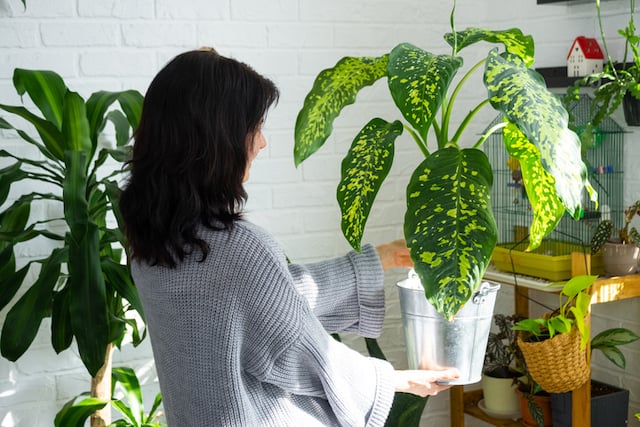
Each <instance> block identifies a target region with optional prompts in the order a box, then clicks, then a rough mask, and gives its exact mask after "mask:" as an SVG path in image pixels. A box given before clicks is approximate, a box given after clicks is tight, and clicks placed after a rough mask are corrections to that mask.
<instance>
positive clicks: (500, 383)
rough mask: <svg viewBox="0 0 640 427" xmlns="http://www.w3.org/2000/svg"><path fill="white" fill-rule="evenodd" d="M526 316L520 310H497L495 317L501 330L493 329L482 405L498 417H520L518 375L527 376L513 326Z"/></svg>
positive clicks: (488, 342) (486, 358) (489, 341)
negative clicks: (512, 312) (521, 364)
mask: <svg viewBox="0 0 640 427" xmlns="http://www.w3.org/2000/svg"><path fill="white" fill-rule="evenodd" d="M520 320H523V318H522V316H519V315H517V314H514V315H511V316H506V315H504V314H496V315H494V316H493V321H494V323H495V325H496V326H497V327H498V331H497V332H490V333H489V339H488V341H487V350H486V353H485V358H484V371H483V373H482V394H483V400H482V403H479V404H478V405H479V406H480V409H482V410H483V411H485V412H486V413H487V414H489V415H491V416H494V417H501V418H518V417H519V414H520V403H519V400H518V396H517V395H516V393H515V388H516V387H517V383H518V381H517V379H518V378H520V377H522V376H523V367H522V366H518V365H519V363H518V364H516V362H519V361H520V360H521V357H518V354H517V353H519V352H520V349H519V348H518V345H517V343H516V333H515V331H514V330H513V326H514V325H515V323H517V322H518V321H520Z"/></svg>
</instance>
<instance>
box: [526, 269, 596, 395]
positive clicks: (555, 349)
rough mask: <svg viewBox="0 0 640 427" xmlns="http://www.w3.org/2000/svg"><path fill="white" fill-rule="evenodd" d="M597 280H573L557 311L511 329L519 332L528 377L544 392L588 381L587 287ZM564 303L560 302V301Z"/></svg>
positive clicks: (568, 282)
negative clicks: (528, 373) (529, 375)
mask: <svg viewBox="0 0 640 427" xmlns="http://www.w3.org/2000/svg"><path fill="white" fill-rule="evenodd" d="M596 278H597V276H576V277H574V278H572V279H571V280H569V281H567V282H566V283H565V284H564V286H563V288H562V291H561V292H560V307H559V308H558V309H557V310H555V311H554V312H552V313H547V314H546V315H544V316H543V317H540V318H530V319H525V320H522V321H520V322H518V323H516V325H515V326H514V329H515V330H517V331H521V332H520V334H519V335H518V339H517V342H518V347H520V349H521V350H522V353H523V355H524V359H525V362H526V364H527V369H528V371H529V372H530V374H531V377H532V378H533V379H534V380H535V381H536V382H537V383H538V384H540V386H541V387H542V388H543V389H544V390H545V391H547V392H550V393H562V392H565V391H569V390H573V389H576V388H578V387H580V386H581V385H583V384H584V383H585V382H586V381H588V379H589V367H588V366H587V355H586V347H587V343H588V340H589V325H588V324H587V323H586V322H585V317H586V315H587V312H588V310H589V300H590V295H589V292H588V288H589V286H591V284H592V283H593V282H594V281H595V280H596ZM563 299H564V302H562V300H563Z"/></svg>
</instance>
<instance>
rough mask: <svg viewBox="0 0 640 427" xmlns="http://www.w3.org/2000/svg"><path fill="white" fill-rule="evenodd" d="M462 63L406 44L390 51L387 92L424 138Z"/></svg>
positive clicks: (456, 59)
mask: <svg viewBox="0 0 640 427" xmlns="http://www.w3.org/2000/svg"><path fill="white" fill-rule="evenodd" d="M461 66H462V58H458V57H453V56H448V55H434V54H431V53H429V52H426V51H424V50H422V49H420V48H418V47H416V46H414V45H412V44H409V43H402V44H399V45H398V46H396V47H395V48H393V50H392V51H391V53H390V54H389V63H388V65H387V70H388V75H389V91H390V92H391V96H392V98H393V101H394V102H395V104H396V106H397V107H398V109H399V110H400V112H402V115H403V116H404V118H405V119H406V120H407V121H408V122H409V123H411V125H412V126H413V127H414V128H415V129H416V130H417V131H418V133H419V134H420V136H421V137H422V139H423V140H426V137H427V131H428V130H429V126H431V123H432V122H433V120H434V118H435V115H436V113H437V112H438V110H439V109H440V106H441V105H442V102H443V101H444V99H445V97H446V95H447V91H448V89H449V85H450V84H451V81H452V80H453V77H454V76H455V74H456V72H457V71H458V69H459V68H460V67H461Z"/></svg>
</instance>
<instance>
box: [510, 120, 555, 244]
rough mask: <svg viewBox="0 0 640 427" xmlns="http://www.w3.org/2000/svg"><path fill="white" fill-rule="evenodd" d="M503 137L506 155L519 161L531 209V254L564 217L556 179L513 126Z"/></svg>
mask: <svg viewBox="0 0 640 427" xmlns="http://www.w3.org/2000/svg"><path fill="white" fill-rule="evenodd" d="M502 136H503V141H504V145H505V147H506V149H507V153H509V155H510V156H511V157H514V158H516V159H518V160H519V161H520V168H521V170H522V180H523V182H524V186H525V189H526V190H527V198H528V199H529V202H530V203H531V208H532V209H533V220H532V221H531V226H530V228H529V248H528V249H529V250H533V249H536V248H537V247H539V246H540V244H541V243H542V239H543V238H544V237H546V236H547V235H548V234H549V233H551V232H552V231H553V230H554V229H555V228H556V226H557V225H558V222H559V221H560V219H562V215H564V206H563V205H562V200H560V199H559V198H558V196H557V194H556V190H555V179H554V178H553V177H552V176H551V175H549V173H548V172H547V171H546V170H544V168H543V167H542V164H541V163H540V152H539V151H538V149H537V148H536V147H535V145H533V144H532V143H531V142H529V141H528V140H527V138H526V137H525V136H524V135H523V134H522V132H520V130H519V129H518V128H517V127H516V126H515V125H514V124H509V125H507V126H506V127H505V128H504V129H503V131H502Z"/></svg>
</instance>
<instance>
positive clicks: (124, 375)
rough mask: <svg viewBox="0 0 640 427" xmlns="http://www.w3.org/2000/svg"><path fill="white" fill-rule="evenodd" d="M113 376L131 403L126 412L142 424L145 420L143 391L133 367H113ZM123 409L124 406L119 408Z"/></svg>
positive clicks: (114, 383) (114, 382) (114, 381)
mask: <svg viewBox="0 0 640 427" xmlns="http://www.w3.org/2000/svg"><path fill="white" fill-rule="evenodd" d="M111 377H112V378H113V385H114V386H115V385H116V383H118V384H120V386H121V387H122V391H123V392H124V396H125V398H126V400H127V402H128V404H129V406H128V408H127V409H128V410H129V411H128V413H127V414H126V415H127V416H129V417H130V418H131V421H133V420H135V421H136V422H137V424H138V425H140V424H142V422H143V420H144V407H143V406H142V391H141V390H140V382H139V381H138V377H137V376H136V373H135V371H134V370H133V369H131V368H125V367H118V368H113V370H112V372H111ZM119 409H120V411H122V408H119Z"/></svg>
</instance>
